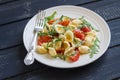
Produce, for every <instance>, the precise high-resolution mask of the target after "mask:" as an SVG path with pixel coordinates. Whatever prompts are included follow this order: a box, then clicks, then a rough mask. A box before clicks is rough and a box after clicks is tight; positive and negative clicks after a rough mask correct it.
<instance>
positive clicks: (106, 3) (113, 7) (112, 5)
mask: <svg viewBox="0 0 120 80" xmlns="http://www.w3.org/2000/svg"><path fill="white" fill-rule="evenodd" d="M119 4H120V1H119V0H102V1H99V2H96V3H95V4H94V3H91V4H87V5H83V7H86V8H89V9H91V10H93V11H95V12H96V13H98V14H99V15H100V16H102V17H103V18H104V19H105V20H110V19H114V18H120V5H119Z"/></svg>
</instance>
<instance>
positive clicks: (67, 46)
mask: <svg viewBox="0 0 120 80" xmlns="http://www.w3.org/2000/svg"><path fill="white" fill-rule="evenodd" d="M63 47H64V49H65V50H67V49H69V48H70V44H69V42H67V41H64V42H63Z"/></svg>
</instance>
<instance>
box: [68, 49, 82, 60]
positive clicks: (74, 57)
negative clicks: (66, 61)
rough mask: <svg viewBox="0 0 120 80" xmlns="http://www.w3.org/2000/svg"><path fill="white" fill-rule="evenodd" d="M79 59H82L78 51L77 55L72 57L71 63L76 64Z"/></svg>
mask: <svg viewBox="0 0 120 80" xmlns="http://www.w3.org/2000/svg"><path fill="white" fill-rule="evenodd" d="M79 57H80V53H79V51H76V53H75V55H74V56H71V57H70V61H72V62H75V61H77V60H78V59H79Z"/></svg>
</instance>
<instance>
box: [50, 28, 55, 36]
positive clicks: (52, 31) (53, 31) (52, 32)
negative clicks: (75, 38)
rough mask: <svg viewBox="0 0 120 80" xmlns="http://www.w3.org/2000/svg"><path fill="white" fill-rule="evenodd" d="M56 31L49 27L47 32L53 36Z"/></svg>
mask: <svg viewBox="0 0 120 80" xmlns="http://www.w3.org/2000/svg"><path fill="white" fill-rule="evenodd" d="M56 33H57V32H56V31H55V30H54V29H51V30H50V31H48V34H49V35H51V36H54V35H55V34H56Z"/></svg>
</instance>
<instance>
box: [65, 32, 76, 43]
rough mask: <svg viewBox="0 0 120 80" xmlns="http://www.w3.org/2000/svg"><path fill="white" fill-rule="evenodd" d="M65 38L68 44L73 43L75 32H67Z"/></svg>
mask: <svg viewBox="0 0 120 80" xmlns="http://www.w3.org/2000/svg"><path fill="white" fill-rule="evenodd" d="M64 35H65V37H66V41H68V42H72V41H73V38H74V35H73V32H72V31H70V30H68V31H66V32H65V34H64Z"/></svg>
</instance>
